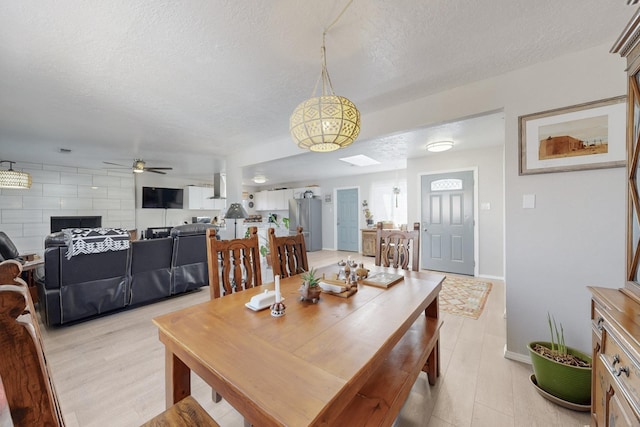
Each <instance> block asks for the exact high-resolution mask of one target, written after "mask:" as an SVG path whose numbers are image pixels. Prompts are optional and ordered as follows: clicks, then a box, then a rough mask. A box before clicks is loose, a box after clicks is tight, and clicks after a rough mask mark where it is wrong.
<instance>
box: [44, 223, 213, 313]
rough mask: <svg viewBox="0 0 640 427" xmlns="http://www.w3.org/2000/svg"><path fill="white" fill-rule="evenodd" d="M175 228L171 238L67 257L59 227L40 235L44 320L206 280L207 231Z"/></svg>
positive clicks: (142, 299)
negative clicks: (47, 234)
mask: <svg viewBox="0 0 640 427" xmlns="http://www.w3.org/2000/svg"><path fill="white" fill-rule="evenodd" d="M211 227H214V226H212V225H210V224H186V225H180V226H177V227H174V228H173V229H172V231H171V237H165V238H160V239H151V240H138V241H133V242H131V244H130V247H129V249H128V250H121V251H116V252H103V253H95V254H83V255H78V256H73V257H71V258H70V259H67V256H66V252H67V244H66V242H65V240H64V235H63V232H58V233H53V234H50V235H49V236H47V238H46V240H45V253H44V261H45V264H44V269H45V277H44V280H41V281H39V283H38V298H39V304H38V305H39V309H40V311H41V316H42V319H43V321H44V322H45V323H46V324H47V325H60V324H66V323H70V322H76V321H78V320H83V319H88V318H91V317H94V316H98V315H101V314H104V313H108V312H111V311H115V310H120V309H123V308H127V307H133V306H136V305H140V304H146V303H149V302H152V301H156V300H160V299H163V298H166V297H170V296H173V295H177V294H181V293H184V292H188V291H191V290H194V289H197V288H200V287H202V286H207V285H208V284H209V279H208V267H207V248H206V243H205V239H206V230H207V228H211Z"/></svg>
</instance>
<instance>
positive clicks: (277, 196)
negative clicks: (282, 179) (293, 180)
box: [255, 189, 293, 211]
mask: <svg viewBox="0 0 640 427" xmlns="http://www.w3.org/2000/svg"><path fill="white" fill-rule="evenodd" d="M255 199H256V210H258V211H286V210H288V209H289V199H293V190H292V189H286V190H270V191H259V192H257V193H255Z"/></svg>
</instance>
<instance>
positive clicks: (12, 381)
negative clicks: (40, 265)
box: [0, 260, 219, 427]
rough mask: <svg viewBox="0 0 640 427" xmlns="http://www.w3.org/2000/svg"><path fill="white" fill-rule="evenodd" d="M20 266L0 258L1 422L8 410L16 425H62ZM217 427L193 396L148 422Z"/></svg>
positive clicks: (154, 425)
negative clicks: (4, 399)
mask: <svg viewBox="0 0 640 427" xmlns="http://www.w3.org/2000/svg"><path fill="white" fill-rule="evenodd" d="M21 272H22V266H21V265H20V263H19V262H17V261H13V260H8V261H4V262H1V263H0V387H1V388H2V389H1V390H0V396H2V395H4V396H5V397H6V406H7V407H4V404H5V402H3V399H0V424H1V425H4V424H3V421H5V420H6V418H5V415H6V414H5V413H4V411H5V410H7V411H9V414H10V416H11V422H12V423H13V426H14V427H32V426H51V427H63V426H64V425H65V424H64V419H63V417H62V411H61V409H60V404H59V402H58V396H57V394H56V391H55V388H54V386H53V380H52V378H51V373H50V371H49V365H48V364H47V360H46V357H45V355H44V350H43V346H42V335H41V334H40V327H39V326H38V320H37V317H36V312H35V310H34V308H33V301H32V300H31V295H30V293H29V289H28V287H27V284H26V283H25V282H24V281H23V280H22V279H21V278H20V273H21ZM168 425H170V426H173V427H195V426H197V427H219V425H218V424H217V423H216V422H215V421H214V420H213V418H211V416H210V415H209V414H208V413H207V412H206V411H205V410H204V409H203V408H202V406H200V405H199V404H198V402H197V401H196V400H195V399H194V398H192V397H191V396H187V397H186V398H184V399H182V400H181V401H180V402H178V403H176V404H175V405H173V406H171V407H170V408H168V409H167V410H166V411H164V412H163V413H161V414H159V415H158V416H156V417H154V418H153V419H151V420H150V421H148V422H147V423H145V424H143V426H145V427H160V426H168Z"/></svg>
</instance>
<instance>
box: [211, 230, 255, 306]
mask: <svg viewBox="0 0 640 427" xmlns="http://www.w3.org/2000/svg"><path fill="white" fill-rule="evenodd" d="M207 258H208V263H209V288H210V291H211V298H212V299H213V298H220V297H221V296H225V295H228V294H231V293H233V292H236V291H241V290H243V289H249V288H253V287H254V286H260V285H262V272H261V270H260V250H259V247H258V229H257V227H249V237H248V238H242V239H233V240H218V239H216V230H215V229H213V228H212V229H208V230H207Z"/></svg>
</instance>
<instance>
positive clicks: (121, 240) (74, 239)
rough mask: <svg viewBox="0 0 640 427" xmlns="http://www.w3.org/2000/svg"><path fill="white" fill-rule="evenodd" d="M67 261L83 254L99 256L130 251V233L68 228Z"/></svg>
mask: <svg viewBox="0 0 640 427" xmlns="http://www.w3.org/2000/svg"><path fill="white" fill-rule="evenodd" d="M62 231H63V232H64V241H65V243H66V244H67V247H68V249H67V254H66V255H67V259H71V257H73V256H76V255H81V254H99V253H102V252H108V251H124V250H127V249H129V232H128V231H127V230H123V229H121V228H66V229H64V230H62Z"/></svg>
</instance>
